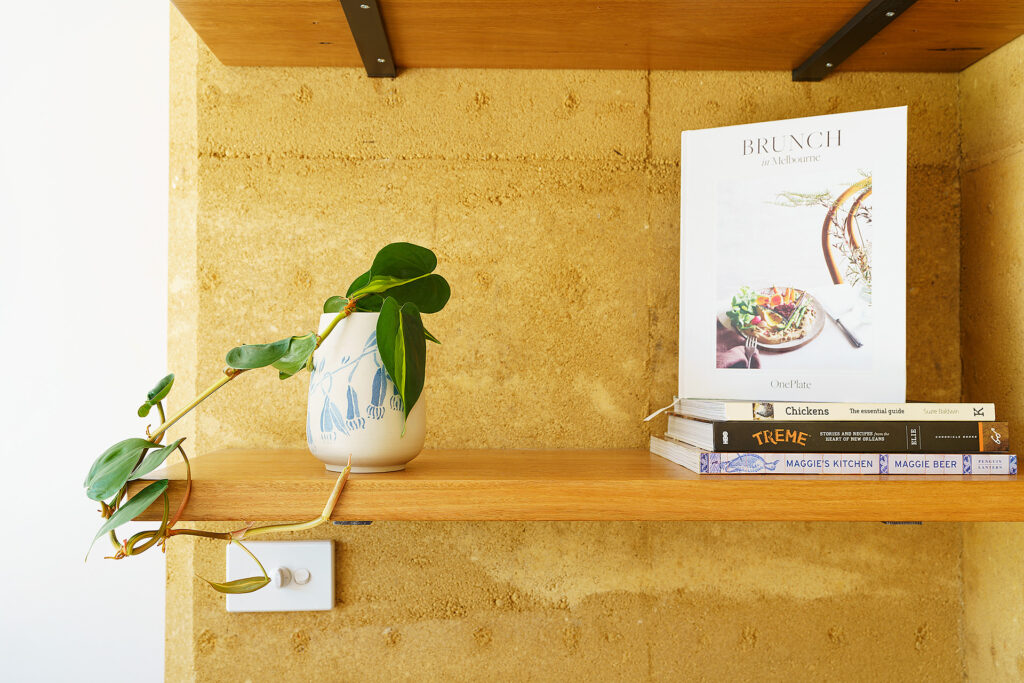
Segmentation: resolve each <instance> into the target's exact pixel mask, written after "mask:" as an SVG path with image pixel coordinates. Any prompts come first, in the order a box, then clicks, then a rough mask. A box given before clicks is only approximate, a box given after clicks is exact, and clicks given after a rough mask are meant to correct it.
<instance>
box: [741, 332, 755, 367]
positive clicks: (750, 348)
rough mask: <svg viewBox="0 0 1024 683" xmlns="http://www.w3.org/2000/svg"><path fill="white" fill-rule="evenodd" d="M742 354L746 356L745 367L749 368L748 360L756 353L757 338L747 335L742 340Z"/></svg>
mask: <svg viewBox="0 0 1024 683" xmlns="http://www.w3.org/2000/svg"><path fill="white" fill-rule="evenodd" d="M743 354H744V355H745V356H746V357H747V369H748V370H749V369H750V361H752V360H753V359H754V356H755V355H757V339H756V338H754V337H747V339H746V341H744V342H743Z"/></svg>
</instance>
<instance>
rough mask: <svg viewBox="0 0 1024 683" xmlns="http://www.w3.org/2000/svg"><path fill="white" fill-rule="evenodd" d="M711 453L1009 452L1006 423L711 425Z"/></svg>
mask: <svg viewBox="0 0 1024 683" xmlns="http://www.w3.org/2000/svg"><path fill="white" fill-rule="evenodd" d="M712 426H713V431H714V450H716V451H720V452H745V451H752V452H759V453H851V452H853V453H863V452H867V451H885V452H887V453H966V452H975V451H976V452H983V453H992V452H1006V451H1008V450H1009V449H1010V436H1009V429H1008V425H1007V423H1005V422H962V421H959V422H958V421H952V422H773V423H771V424H766V423H764V422H762V421H750V422H742V421H741V422H715V423H713V425H712Z"/></svg>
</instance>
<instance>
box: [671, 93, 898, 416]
mask: <svg viewBox="0 0 1024 683" xmlns="http://www.w3.org/2000/svg"><path fill="white" fill-rule="evenodd" d="M681 165H682V189H681V213H680V226H681V230H682V234H681V240H680V246H681V254H680V298H679V321H680V324H679V396H680V397H682V398H703V399H735V400H752V401H753V400H789V401H797V400H799V401H835V402H842V401H858V402H890V403H899V402H902V401H904V400H905V398H906V183H907V176H906V168H907V111H906V107H895V108H889V109H877V110H871V111H862V112H853V113H847V114H831V115H827V116H814V117H809V118H802V119H789V120H785V121H772V122H766V123H755V124H747V125H739V126H729V127H725V128H713V129H707V130H695V131H686V132H684V133H683V134H682V164H681Z"/></svg>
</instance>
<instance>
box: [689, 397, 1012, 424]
mask: <svg viewBox="0 0 1024 683" xmlns="http://www.w3.org/2000/svg"><path fill="white" fill-rule="evenodd" d="M673 408H674V410H675V412H676V413H677V414H679V415H682V416H688V417H696V418H699V419H702V420H920V421H926V422H927V421H933V420H969V421H972V422H977V421H982V422H991V421H993V420H995V419H996V407H995V404H992V403H812V402H782V401H694V400H688V399H680V398H677V399H676V401H675V404H674V406H673Z"/></svg>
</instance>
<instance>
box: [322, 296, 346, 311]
mask: <svg viewBox="0 0 1024 683" xmlns="http://www.w3.org/2000/svg"><path fill="white" fill-rule="evenodd" d="M346 305H348V299H346V298H345V297H343V296H332V297H330V298H329V299H327V301H325V302H324V313H341V311H342V309H344V308H345V306H346Z"/></svg>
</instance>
